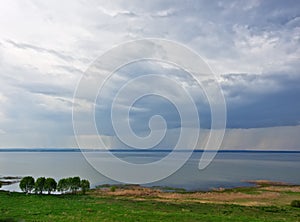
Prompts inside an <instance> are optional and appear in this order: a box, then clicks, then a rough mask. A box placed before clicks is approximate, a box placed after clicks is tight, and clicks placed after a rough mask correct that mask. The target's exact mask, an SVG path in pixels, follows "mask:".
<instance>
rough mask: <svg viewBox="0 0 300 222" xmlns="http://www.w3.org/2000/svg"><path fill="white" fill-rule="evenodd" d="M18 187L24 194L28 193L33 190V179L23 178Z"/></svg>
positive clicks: (29, 177)
mask: <svg viewBox="0 0 300 222" xmlns="http://www.w3.org/2000/svg"><path fill="white" fill-rule="evenodd" d="M19 187H20V188H21V190H22V191H23V192H25V193H30V192H31V191H32V190H33V188H34V179H33V177H31V176H27V177H23V178H22V180H21V181H20V184H19Z"/></svg>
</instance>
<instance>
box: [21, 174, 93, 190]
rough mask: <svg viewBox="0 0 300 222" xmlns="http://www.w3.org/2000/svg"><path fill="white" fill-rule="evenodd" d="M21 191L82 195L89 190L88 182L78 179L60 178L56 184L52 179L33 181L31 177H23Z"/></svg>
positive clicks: (43, 178) (41, 178)
mask: <svg viewBox="0 0 300 222" xmlns="http://www.w3.org/2000/svg"><path fill="white" fill-rule="evenodd" d="M19 186H20V188H21V190H22V191H23V192H25V193H31V192H35V193H39V194H42V193H43V192H48V194H51V192H55V191H59V192H61V193H68V192H72V193H77V191H79V190H81V192H82V193H83V194H85V192H86V191H88V190H89V189H90V182H89V181H88V180H85V179H83V180H81V179H80V177H78V176H77V177H69V178H62V179H60V180H59V181H58V183H57V182H56V181H55V180H54V179H53V178H45V177H39V178H37V180H36V181H35V180H34V178H33V177H32V176H27V177H23V178H22V180H21V181H20V184H19Z"/></svg>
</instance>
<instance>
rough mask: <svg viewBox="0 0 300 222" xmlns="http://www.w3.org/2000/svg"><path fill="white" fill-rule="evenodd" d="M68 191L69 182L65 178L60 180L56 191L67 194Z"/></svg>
mask: <svg viewBox="0 0 300 222" xmlns="http://www.w3.org/2000/svg"><path fill="white" fill-rule="evenodd" d="M69 189H70V185H69V181H68V179H67V178H63V179H60V180H59V181H58V185H57V190H58V191H59V192H62V193H64V192H67V191H68V190H69Z"/></svg>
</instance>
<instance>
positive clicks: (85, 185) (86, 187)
mask: <svg viewBox="0 0 300 222" xmlns="http://www.w3.org/2000/svg"><path fill="white" fill-rule="evenodd" d="M80 187H81V192H82V194H85V192H86V191H88V190H89V189H90V182H89V181H88V180H81V182H80Z"/></svg>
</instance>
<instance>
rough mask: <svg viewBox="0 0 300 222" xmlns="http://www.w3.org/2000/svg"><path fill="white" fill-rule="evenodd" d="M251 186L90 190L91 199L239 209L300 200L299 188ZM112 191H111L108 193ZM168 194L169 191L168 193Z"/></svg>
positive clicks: (265, 184) (263, 183)
mask: <svg viewBox="0 0 300 222" xmlns="http://www.w3.org/2000/svg"><path fill="white" fill-rule="evenodd" d="M248 182H249V183H251V184H253V186H241V187H234V188H222V187H220V188H216V189H213V190H209V191H199V190H198V191H186V190H184V189H178V188H169V187H167V188H168V189H167V190H166V189H165V187H144V186H140V185H108V184H106V185H103V186H102V187H101V186H100V187H98V188H95V189H92V190H91V191H90V192H89V195H92V196H99V197H101V196H113V197H115V198H121V199H122V198H125V199H132V200H136V201H146V200H153V201H159V202H170V203H213V204H235V205H241V206H287V205H290V203H291V201H292V200H297V199H298V200H300V185H298V184H290V183H285V182H277V181H268V180H251V181H248ZM112 187H114V188H113V189H112ZM170 190H171V191H170Z"/></svg>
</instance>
